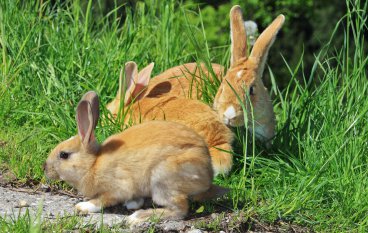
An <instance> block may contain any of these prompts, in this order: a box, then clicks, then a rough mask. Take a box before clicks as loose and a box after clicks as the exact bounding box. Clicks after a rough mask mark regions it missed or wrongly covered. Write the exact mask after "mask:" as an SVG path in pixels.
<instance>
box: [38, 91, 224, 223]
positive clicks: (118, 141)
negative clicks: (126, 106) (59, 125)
mask: <svg viewBox="0 0 368 233" xmlns="http://www.w3.org/2000/svg"><path fill="white" fill-rule="evenodd" d="M98 118H99V100H98V96H97V94H96V93H95V92H92V91H90V92H87V93H86V94H85V95H84V96H83V98H82V100H81V101H80V102H79V104H78V107H77V111H76V120H77V125H78V135H76V136H74V137H72V138H70V139H68V140H66V141H64V142H61V143H60V144H59V145H57V146H56V148H55V149H53V150H52V152H51V153H50V155H49V157H48V158H47V161H46V163H45V165H44V170H45V173H46V176H47V177H49V178H51V179H61V180H64V181H66V182H67V183H69V184H71V185H72V186H73V187H75V188H76V189H77V190H78V191H79V192H80V193H82V194H83V195H84V196H85V197H86V198H89V199H90V200H89V201H86V202H80V203H78V204H77V205H76V209H77V211H79V212H83V213H90V212H99V211H100V210H101V208H103V207H108V206H112V205H115V204H118V203H121V202H124V201H128V200H132V199H136V198H144V197H152V200H153V202H154V203H155V204H157V205H159V206H163V207H162V208H156V209H146V210H138V211H136V212H134V213H133V214H132V215H130V216H129V217H128V218H127V220H128V223H130V224H136V223H140V222H143V221H147V220H149V218H150V217H152V215H154V214H155V215H156V216H157V217H159V218H161V219H181V218H183V217H185V216H186V214H187V212H188V198H192V199H194V200H203V199H207V198H212V197H215V196H216V195H219V194H221V195H222V194H223V193H224V191H225V189H223V188H220V187H218V186H214V185H213V184H212V178H213V171H212V167H211V160H210V156H209V152H208V148H207V145H206V143H205V141H204V140H203V138H202V137H201V136H199V135H198V134H197V133H195V132H194V131H193V130H191V129H189V128H188V127H186V126H184V125H181V124H178V123H173V122H166V121H150V122H147V123H143V124H140V125H136V126H133V127H131V128H129V129H127V130H125V131H124V132H122V133H118V134H115V135H112V136H111V137H109V138H107V139H106V140H105V141H104V142H103V143H102V144H99V143H98V142H97V140H96V137H95V133H94V130H95V127H96V124H97V121H98Z"/></svg>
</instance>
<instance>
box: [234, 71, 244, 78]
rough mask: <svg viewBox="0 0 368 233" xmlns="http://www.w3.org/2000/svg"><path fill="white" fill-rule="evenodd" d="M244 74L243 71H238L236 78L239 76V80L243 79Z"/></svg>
mask: <svg viewBox="0 0 368 233" xmlns="http://www.w3.org/2000/svg"><path fill="white" fill-rule="evenodd" d="M242 74H243V70H241V71H238V72H237V73H236V76H237V77H238V78H241V76H242Z"/></svg>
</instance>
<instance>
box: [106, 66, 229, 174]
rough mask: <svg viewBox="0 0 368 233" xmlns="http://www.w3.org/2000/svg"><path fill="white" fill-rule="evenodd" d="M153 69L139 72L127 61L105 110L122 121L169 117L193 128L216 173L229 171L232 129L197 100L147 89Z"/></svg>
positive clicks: (168, 118)
mask: <svg viewBox="0 0 368 233" xmlns="http://www.w3.org/2000/svg"><path fill="white" fill-rule="evenodd" d="M152 69H153V63H151V64H150V65H148V66H147V67H145V68H143V69H142V70H141V71H140V72H138V67H137V65H136V64H135V63H134V62H127V63H126V65H125V76H126V78H125V80H124V82H123V78H122V75H120V85H119V86H120V87H121V89H119V91H118V93H117V96H116V98H115V99H114V100H113V101H112V102H110V103H109V104H107V109H108V110H109V111H110V112H111V113H112V115H113V116H114V117H117V116H118V115H119V112H120V114H121V116H122V117H124V122H125V123H140V122H142V121H143V122H145V121H151V120H168V121H174V122H177V123H181V124H183V125H186V126H188V127H190V128H191V129H194V130H195V131H196V132H197V133H198V134H199V135H201V136H202V137H204V139H205V141H206V142H207V145H208V146H209V150H210V154H211V158H212V165H213V169H214V172H215V174H216V175H217V174H220V173H221V174H225V173H228V172H229V171H230V169H231V166H232V154H231V151H232V148H231V142H232V140H233V135H232V132H231V130H230V129H229V128H228V127H227V126H226V125H225V124H224V123H222V122H221V121H220V119H219V117H218V115H217V114H216V112H214V111H213V110H212V109H211V108H210V107H209V106H208V105H206V104H204V103H202V102H200V101H198V100H191V99H185V98H178V97H176V96H172V95H160V94H159V93H158V92H156V90H154V89H149V88H148V89H146V87H147V86H149V81H150V78H151V76H150V74H151V71H152ZM124 93H125V95H124V96H122V94H124ZM122 98H124V102H122V104H123V105H124V106H123V109H122V110H123V111H121V110H120V99H122ZM132 100H134V102H132ZM123 113H124V114H123Z"/></svg>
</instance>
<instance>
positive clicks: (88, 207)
mask: <svg viewBox="0 0 368 233" xmlns="http://www.w3.org/2000/svg"><path fill="white" fill-rule="evenodd" d="M75 208H76V210H77V212H78V213H81V214H88V213H96V212H100V210H101V207H100V206H96V205H95V204H93V203H92V202H90V201H84V202H79V203H78V204H76V205H75Z"/></svg>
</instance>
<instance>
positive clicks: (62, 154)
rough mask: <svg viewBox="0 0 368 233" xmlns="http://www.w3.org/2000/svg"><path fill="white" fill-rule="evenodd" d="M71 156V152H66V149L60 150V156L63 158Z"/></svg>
mask: <svg viewBox="0 0 368 233" xmlns="http://www.w3.org/2000/svg"><path fill="white" fill-rule="evenodd" d="M69 156H70V153H68V152H65V151H61V152H60V154H59V157H60V158H61V159H68V158H69Z"/></svg>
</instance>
